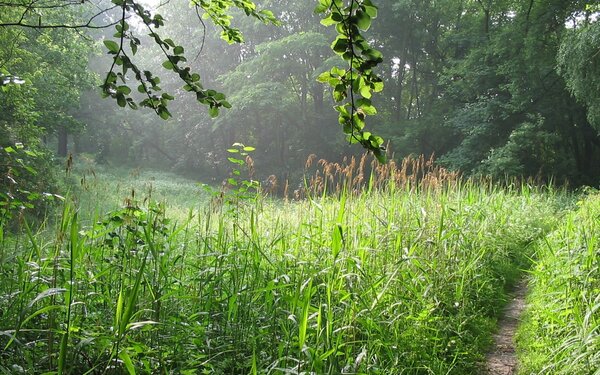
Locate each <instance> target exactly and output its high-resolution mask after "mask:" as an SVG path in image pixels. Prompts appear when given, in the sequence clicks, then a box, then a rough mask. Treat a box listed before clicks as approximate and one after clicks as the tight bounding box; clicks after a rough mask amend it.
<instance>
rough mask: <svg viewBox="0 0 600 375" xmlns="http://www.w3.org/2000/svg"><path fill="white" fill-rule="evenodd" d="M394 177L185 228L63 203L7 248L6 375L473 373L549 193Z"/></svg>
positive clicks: (204, 218) (137, 203) (1, 284)
mask: <svg viewBox="0 0 600 375" xmlns="http://www.w3.org/2000/svg"><path fill="white" fill-rule="evenodd" d="M396 173H397V171H392V172H391V175H394V176H396V177H395V179H393V180H390V181H394V182H390V183H389V184H387V185H385V184H383V183H381V182H378V180H377V179H376V177H371V182H370V183H368V182H366V184H367V186H370V188H367V189H366V190H367V191H364V190H363V192H359V191H357V190H356V189H352V190H348V189H342V190H341V191H339V192H337V194H336V195H335V196H326V195H316V194H315V193H314V192H315V191H314V190H309V189H308V188H307V192H306V194H307V195H309V196H310V199H306V200H301V201H297V202H293V201H279V200H262V199H257V200H251V201H248V202H246V204H244V205H240V206H239V208H238V210H237V211H236V212H235V214H232V213H231V212H230V211H229V210H218V209H215V207H214V206H212V207H210V208H206V209H205V208H203V209H188V210H187V215H183V216H182V215H179V214H178V215H179V216H178V218H177V220H176V221H175V220H173V219H172V217H170V216H169V215H167V214H166V210H165V207H164V205H161V204H154V203H152V202H150V203H148V202H146V203H144V199H139V200H137V199H133V198H132V197H130V198H129V199H128V200H127V202H126V203H127V204H126V206H125V207H123V208H119V209H115V210H112V211H111V212H109V213H108V214H106V215H98V217H100V219H98V220H94V221H92V222H90V223H88V222H87V221H82V220H81V219H80V218H81V216H82V215H83V214H84V212H82V213H77V211H76V210H75V209H74V208H73V207H72V206H70V205H67V206H65V207H66V208H65V210H64V211H63V213H62V215H61V218H60V220H58V221H57V223H56V226H55V228H54V231H53V232H54V234H53V236H52V237H51V238H49V237H48V236H47V235H46V236H44V235H42V234H36V233H33V232H31V231H29V232H27V233H24V234H23V235H22V236H21V237H16V238H13V239H12V240H11V241H10V243H11V246H10V249H9V248H7V247H5V246H3V247H2V248H1V249H2V250H1V251H0V258H1V260H2V263H1V264H2V268H1V273H0V372H4V373H11V372H18V371H23V372H27V373H44V372H56V373H64V374H67V373H71V374H83V373H88V374H113V373H115V374H116V373H119V374H120V373H128V374H135V373H164V374H167V373H181V374H198V373H200V374H201V373H211V374H301V373H307V374H308V373H314V374H472V373H475V372H476V371H477V369H478V362H479V361H480V360H481V359H482V357H483V354H482V353H483V352H484V350H485V348H486V346H487V345H488V344H489V337H490V333H491V331H492V330H493V327H494V324H495V319H496V316H497V314H498V311H499V308H500V307H501V305H502V304H503V301H504V300H505V293H504V292H505V289H506V287H507V286H508V285H510V284H511V283H512V281H513V280H514V279H515V277H516V275H517V274H518V272H519V267H521V266H523V265H524V264H525V263H526V262H527V259H528V257H529V256H530V255H531V249H530V244H532V243H534V242H535V241H536V240H537V239H538V238H540V236H543V235H544V234H545V232H547V231H548V230H549V229H550V228H551V227H552V226H553V224H554V217H555V208H554V207H555V206H554V202H555V197H554V196H553V194H552V193H549V192H541V191H538V190H535V189H531V188H529V187H527V186H524V187H523V188H521V189H515V188H505V189H504V188H503V189H500V188H494V187H491V186H489V185H487V184H475V183H473V182H461V181H459V180H453V181H446V182H444V183H439V179H437V178H436V179H431V178H430V179H429V181H431V183H428V184H419V183H418V182H417V181H411V182H410V183H398V182H397V180H396V179H399V176H397V174H396ZM97 176H102V174H97ZM325 176H327V174H325ZM97 178H100V177H97ZM409 180H410V179H409ZM424 180H425V179H424ZM323 181H325V180H323ZM327 181H329V182H330V183H331V180H330V179H329V177H328V176H327ZM347 181H350V179H347ZM367 181H368V179H367ZM375 183H377V184H380V183H381V186H378V187H375ZM97 186H106V185H104V182H101V181H100V182H98V184H97ZM333 186H335V185H333ZM84 193H85V194H90V192H89V191H86V192H84ZM91 193H93V191H91ZM98 194H104V193H102V192H99V193H98ZM99 196H105V195H99ZM80 202H83V201H82V200H80ZM104 204H106V202H105V203H104ZM94 210H97V209H94ZM176 212H178V211H176ZM0 233H1V231H0ZM46 233H47V232H46ZM0 243H2V244H4V243H8V242H7V241H5V240H2V239H0Z"/></svg>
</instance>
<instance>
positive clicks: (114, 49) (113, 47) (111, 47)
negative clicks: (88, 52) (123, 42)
mask: <svg viewBox="0 0 600 375" xmlns="http://www.w3.org/2000/svg"><path fill="white" fill-rule="evenodd" d="M104 45H105V46H106V48H108V51H109V52H110V53H112V54H116V53H118V52H119V45H118V44H117V43H116V42H115V41H113V40H105V41H104Z"/></svg>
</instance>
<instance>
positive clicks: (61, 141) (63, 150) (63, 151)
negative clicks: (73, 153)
mask: <svg viewBox="0 0 600 375" xmlns="http://www.w3.org/2000/svg"><path fill="white" fill-rule="evenodd" d="M68 140H69V133H67V129H66V128H65V127H61V128H60V129H58V149H57V154H58V156H61V157H66V156H67V152H68V149H67V142H68Z"/></svg>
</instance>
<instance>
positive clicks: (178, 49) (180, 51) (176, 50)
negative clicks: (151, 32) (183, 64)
mask: <svg viewBox="0 0 600 375" xmlns="http://www.w3.org/2000/svg"><path fill="white" fill-rule="evenodd" d="M183 51H184V49H183V47H182V46H177V47H175V48H174V49H173V53H174V54H176V55H183Z"/></svg>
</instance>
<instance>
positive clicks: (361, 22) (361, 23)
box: [356, 11, 371, 31]
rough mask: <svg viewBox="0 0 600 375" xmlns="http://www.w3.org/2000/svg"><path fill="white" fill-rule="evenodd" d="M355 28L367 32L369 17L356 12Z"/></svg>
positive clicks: (364, 13)
mask: <svg viewBox="0 0 600 375" xmlns="http://www.w3.org/2000/svg"><path fill="white" fill-rule="evenodd" d="M356 26H358V28H359V29H361V30H363V31H367V30H369V28H370V27H371V16H369V15H368V14H367V13H366V12H362V11H358V12H356Z"/></svg>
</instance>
